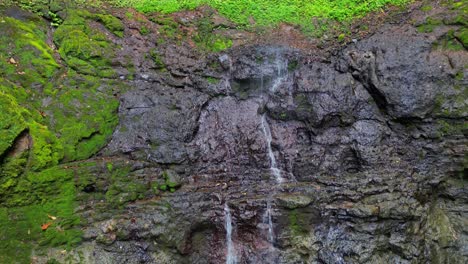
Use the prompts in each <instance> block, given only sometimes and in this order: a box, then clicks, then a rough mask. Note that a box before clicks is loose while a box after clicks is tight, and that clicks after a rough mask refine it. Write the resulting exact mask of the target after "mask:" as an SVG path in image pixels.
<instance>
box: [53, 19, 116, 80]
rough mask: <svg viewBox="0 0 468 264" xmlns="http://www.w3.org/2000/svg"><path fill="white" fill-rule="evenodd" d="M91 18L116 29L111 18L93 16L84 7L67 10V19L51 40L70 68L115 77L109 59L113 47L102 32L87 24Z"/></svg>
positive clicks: (80, 71) (112, 52) (95, 74)
mask: <svg viewBox="0 0 468 264" xmlns="http://www.w3.org/2000/svg"><path fill="white" fill-rule="evenodd" d="M93 18H97V19H98V20H101V21H106V23H109V25H108V26H109V27H112V30H117V29H116V28H119V27H118V26H116V25H115V24H116V23H115V22H109V21H111V19H109V18H107V16H103V15H92V14H91V13H89V12H88V11H84V10H69V12H68V16H67V18H66V19H65V21H64V22H63V23H62V25H60V26H59V27H58V28H57V30H56V31H55V33H54V42H55V43H56V44H57V46H58V47H59V53H60V55H61V56H62V58H63V59H64V60H65V61H66V63H67V64H68V66H70V67H71V68H72V69H73V70H75V71H77V72H79V73H82V74H87V75H94V76H99V77H104V78H111V77H115V72H114V71H113V70H112V67H111V58H112V57H113V56H114V49H115V48H116V47H115V45H114V44H112V43H111V42H110V41H109V39H108V38H107V36H106V35H105V34H104V33H103V32H101V31H99V30H98V29H96V28H92V27H91V26H90V25H89V22H90V20H91V19H93ZM115 19H116V18H115ZM119 21H120V20H119ZM116 32H121V31H116Z"/></svg>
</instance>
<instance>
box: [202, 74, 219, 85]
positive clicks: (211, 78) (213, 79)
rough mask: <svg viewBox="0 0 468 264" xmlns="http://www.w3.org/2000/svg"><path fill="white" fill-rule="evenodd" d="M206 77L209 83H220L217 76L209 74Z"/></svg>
mask: <svg viewBox="0 0 468 264" xmlns="http://www.w3.org/2000/svg"><path fill="white" fill-rule="evenodd" d="M205 79H206V81H207V82H208V83H211V84H218V83H219V79H217V78H213V77H210V76H208V77H206V78H205Z"/></svg>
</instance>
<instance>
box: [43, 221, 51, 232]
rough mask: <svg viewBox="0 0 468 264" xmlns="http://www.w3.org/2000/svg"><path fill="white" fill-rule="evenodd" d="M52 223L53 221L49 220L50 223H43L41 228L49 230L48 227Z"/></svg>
mask: <svg viewBox="0 0 468 264" xmlns="http://www.w3.org/2000/svg"><path fill="white" fill-rule="evenodd" d="M51 224H52V223H51V222H49V223H45V224H42V225H41V229H42V231H45V230H47V228H49V226H50V225H51Z"/></svg>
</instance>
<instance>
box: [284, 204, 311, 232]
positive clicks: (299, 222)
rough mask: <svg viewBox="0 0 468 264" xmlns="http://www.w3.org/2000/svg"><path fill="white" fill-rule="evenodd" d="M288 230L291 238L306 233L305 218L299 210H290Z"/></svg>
mask: <svg viewBox="0 0 468 264" xmlns="http://www.w3.org/2000/svg"><path fill="white" fill-rule="evenodd" d="M288 220H289V229H290V231H291V233H292V235H293V236H301V235H305V234H307V233H308V230H307V228H306V227H307V224H308V223H307V221H308V220H307V216H306V215H304V214H303V213H301V212H300V211H299V210H297V209H294V210H291V211H290V212H289V214H288Z"/></svg>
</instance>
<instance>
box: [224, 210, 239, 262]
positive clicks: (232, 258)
mask: <svg viewBox="0 0 468 264" xmlns="http://www.w3.org/2000/svg"><path fill="white" fill-rule="evenodd" d="M224 221H225V228H226V245H227V253H226V264H235V263H236V252H235V250H234V243H233V242H232V218H231V211H230V209H229V206H228V204H227V203H225V204H224Z"/></svg>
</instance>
